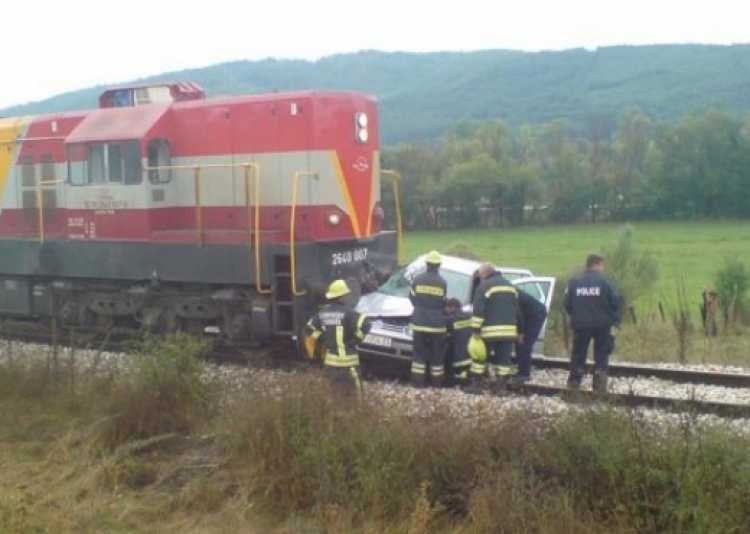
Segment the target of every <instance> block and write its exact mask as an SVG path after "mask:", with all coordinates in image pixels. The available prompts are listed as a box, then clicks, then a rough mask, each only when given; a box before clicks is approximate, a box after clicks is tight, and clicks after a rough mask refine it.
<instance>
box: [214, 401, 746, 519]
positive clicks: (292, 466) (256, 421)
mask: <svg viewBox="0 0 750 534" xmlns="http://www.w3.org/2000/svg"><path fill="white" fill-rule="evenodd" d="M288 393H289V394H288V395H286V396H285V397H283V398H278V399H266V400H265V401H264V402H260V403H259V402H257V401H250V399H248V401H249V402H248V405H247V408H246V409H244V410H242V409H240V411H239V413H241V417H236V418H234V419H233V420H232V422H231V424H230V425H229V426H228V427H227V433H226V434H225V437H224V438H222V442H223V443H225V454H226V455H227V460H226V461H227V462H228V465H230V466H231V472H232V473H234V474H235V481H236V482H235V486H236V487H237V488H239V494H241V495H244V496H245V497H244V498H246V499H247V500H248V502H250V503H253V506H258V507H260V508H261V509H265V510H270V511H272V513H273V514H275V515H276V516H277V517H279V519H280V520H281V518H283V517H285V516H286V515H287V514H288V513H289V512H290V511H292V510H293V511H294V512H295V513H296V514H302V515H307V516H310V517H313V518H315V522H316V524H317V525H318V528H319V529H320V531H322V532H328V531H337V532H354V531H367V530H368V528H374V527H373V526H374V525H375V526H377V527H379V528H381V529H384V530H387V531H389V532H405V533H406V532H415V533H416V532H493V533H494V532H552V531H565V532H601V531H605V530H606V531H610V532H633V531H639V532H641V531H648V532H703V531H706V530H704V529H706V528H709V530H710V528H712V527H710V525H711V524H712V522H713V524H714V525H716V526H717V527H718V530H716V531H731V529H732V528H737V526H739V525H745V524H750V523H748V522H749V521H750V510H749V509H747V507H746V506H745V504H746V499H747V498H749V497H750V452H749V449H748V447H747V445H748V444H750V441H748V439H747V438H732V437H727V436H726V435H725V434H722V433H720V432H716V433H714V432H713V431H704V430H703V429H701V428H699V424H698V422H697V419H694V418H690V417H686V418H685V419H684V420H683V421H681V422H680V424H678V425H676V426H672V427H671V428H666V427H659V426H656V425H654V424H652V423H650V422H649V421H648V420H647V419H646V418H644V417H643V416H642V413H640V412H637V411H634V412H631V413H630V414H622V413H621V412H615V411H609V410H606V409H605V410H595V411H594V412H591V413H589V414H587V415H583V416H578V417H570V418H569V419H561V420H559V421H558V422H557V423H555V424H553V425H547V424H541V425H540V424H539V422H538V421H537V422H535V421H534V418H533V416H532V414H527V413H524V412H519V413H517V414H515V416H511V417H510V418H507V419H504V420H503V421H495V422H486V423H477V422H473V423H469V422H468V421H463V422H461V421H458V422H457V421H455V420H449V419H447V418H443V417H441V414H440V413H437V414H433V415H431V416H430V417H429V418H412V417H405V416H393V415H391V416H389V417H388V418H384V417H381V416H380V415H379V414H377V413H372V412H370V411H369V410H349V409H342V408H341V407H340V406H337V405H336V403H335V401H330V399H327V398H326V397H325V395H324V396H323V397H322V398H321V397H320V396H319V395H320V394H321V393H320V391H315V392H313V391H311V390H310V389H308V388H303V387H299V388H297V387H295V388H290V391H289V392H288ZM227 422H228V421H227ZM722 484H725V485H726V487H730V488H732V489H731V490H730V491H728V492H721V491H720V490H719V489H718V488H719V487H720V486H721V485H722ZM704 490H708V491H710V492H711V493H709V494H704ZM561 529H562V530H561ZM602 529H604V530H602Z"/></svg>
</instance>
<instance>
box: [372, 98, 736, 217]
mask: <svg viewBox="0 0 750 534" xmlns="http://www.w3.org/2000/svg"><path fill="white" fill-rule="evenodd" d="M611 120H612V119H607V118H606V117H605V116H602V117H601V118H599V119H597V118H596V117H595V118H592V119H591V120H590V121H589V122H588V123H587V124H586V125H585V127H583V128H580V127H572V126H571V124H570V123H569V122H568V121H566V120H564V119H559V120H555V121H552V122H550V123H547V124H544V125H541V126H532V125H524V126H521V127H520V128H517V129H515V130H514V129H512V128H511V127H510V126H509V125H508V124H507V123H506V122H505V121H503V120H500V119H496V120H490V121H481V122H480V121H464V122H461V123H458V124H456V125H455V126H454V127H453V128H452V129H451V130H450V131H449V132H448V133H447V134H446V135H445V136H443V137H442V138H440V139H439V140H437V141H433V142H420V143H407V144H403V145H400V146H397V147H394V148H391V149H385V150H384V152H383V167H384V168H391V169H395V170H397V171H398V172H399V174H400V175H401V177H402V179H401V203H402V210H403V213H404V214H405V216H404V224H405V226H406V227H407V228H411V229H459V228H476V227H484V226H503V225H524V224H535V223H576V222H582V221H590V222H599V221H625V220H658V219H678V220H679V219H710V218H744V217H748V216H750V187H748V179H747V178H748V173H750V170H749V169H750V117H746V118H745V119H744V120H739V119H735V118H734V117H733V116H732V115H731V114H730V113H728V112H727V111H725V110H723V109H721V108H710V109H707V110H704V111H700V112H695V113H691V114H688V115H685V116H684V117H682V118H681V119H679V120H678V121H675V122H673V123H665V122H656V121H654V120H652V119H651V118H650V117H649V116H648V115H647V114H646V113H644V112H643V111H642V110H640V109H638V108H636V107H632V108H630V109H628V110H626V111H625V112H623V113H622V114H621V115H620V116H619V117H617V118H616V119H615V124H610V123H609V122H610V121H611ZM391 202H392V199H390V198H388V190H387V189H386V190H385V192H384V198H383V205H384V207H385V209H386V210H387V209H388V207H389V206H390V205H391Z"/></svg>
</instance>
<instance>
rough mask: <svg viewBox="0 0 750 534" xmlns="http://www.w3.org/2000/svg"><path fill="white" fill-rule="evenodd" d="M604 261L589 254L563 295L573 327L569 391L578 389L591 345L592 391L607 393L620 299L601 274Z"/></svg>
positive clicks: (611, 284)
mask: <svg viewBox="0 0 750 534" xmlns="http://www.w3.org/2000/svg"><path fill="white" fill-rule="evenodd" d="M603 272H604V258H603V257H602V256H600V255H598V254H591V255H589V256H588V257H587V258H586V270H585V271H583V272H581V273H579V274H577V275H575V276H574V277H573V278H572V279H571V280H570V282H569V283H568V288H567V290H566V292H565V301H564V305H565V311H566V312H568V315H570V321H571V326H572V327H573V350H572V352H571V356H570V374H569V376H568V387H569V388H571V389H580V387H581V380H582V379H583V374H584V372H585V370H586V355H587V353H588V349H589V345H590V344H591V340H592V339H593V341H594V378H593V381H592V389H593V390H594V391H596V392H600V393H603V392H606V391H607V371H608V369H609V355H610V354H611V352H612V351H613V350H614V337H613V333H612V328H613V327H617V326H619V324H620V320H621V318H622V308H623V299H622V296H621V295H620V292H619V291H618V290H617V288H616V287H615V285H614V284H613V283H612V282H611V281H610V280H609V279H608V278H607V277H605V276H604V274H603Z"/></svg>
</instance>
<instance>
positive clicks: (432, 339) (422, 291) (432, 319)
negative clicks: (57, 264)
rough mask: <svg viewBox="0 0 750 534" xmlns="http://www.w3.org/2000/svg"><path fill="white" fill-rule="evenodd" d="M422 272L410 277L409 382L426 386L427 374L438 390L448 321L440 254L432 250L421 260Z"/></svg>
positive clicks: (441, 374) (445, 288)
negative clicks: (411, 308) (412, 307)
mask: <svg viewBox="0 0 750 534" xmlns="http://www.w3.org/2000/svg"><path fill="white" fill-rule="evenodd" d="M424 259H425V263H426V264H427V267H426V270H425V272H423V273H421V274H418V275H417V276H415V277H414V280H412V283H411V290H410V292H409V299H410V300H411V303H412V305H413V306H414V312H413V313H412V316H411V330H412V338H413V347H414V349H413V350H414V353H413V356H412V363H411V381H412V384H413V385H414V386H416V387H424V386H426V385H427V373H428V369H429V376H430V379H431V383H432V385H433V386H442V385H443V383H444V380H445V349H446V340H447V339H446V338H447V335H448V321H447V318H446V316H445V302H446V296H447V292H448V283H447V282H446V281H445V278H443V277H442V276H441V275H440V263H441V261H442V258H441V257H440V254H439V253H438V252H437V251H435V250H433V251H432V252H430V253H428V254H427V255H426V256H425V258H424Z"/></svg>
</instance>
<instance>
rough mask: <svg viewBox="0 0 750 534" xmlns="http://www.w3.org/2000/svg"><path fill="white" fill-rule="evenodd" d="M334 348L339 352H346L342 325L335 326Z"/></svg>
mask: <svg viewBox="0 0 750 534" xmlns="http://www.w3.org/2000/svg"><path fill="white" fill-rule="evenodd" d="M336 348H338V349H339V351H338V352H339V354H346V345H345V344H344V327H343V326H337V327H336Z"/></svg>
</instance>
